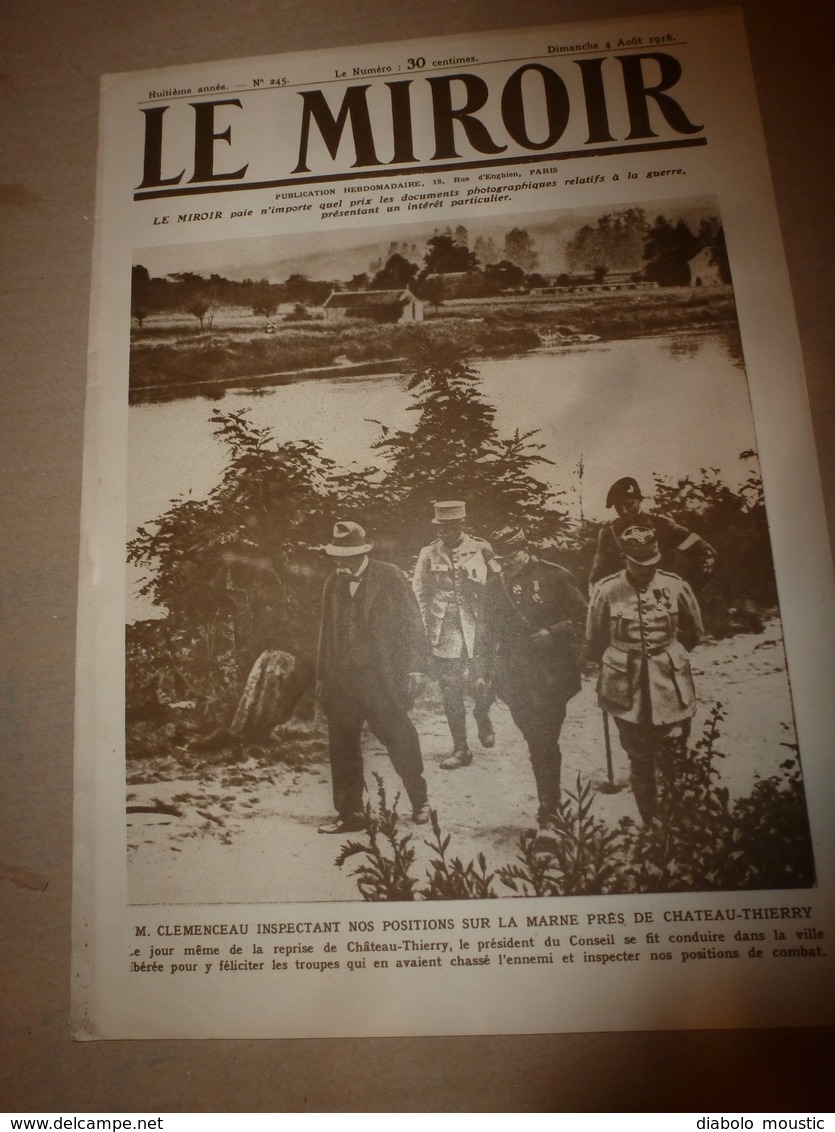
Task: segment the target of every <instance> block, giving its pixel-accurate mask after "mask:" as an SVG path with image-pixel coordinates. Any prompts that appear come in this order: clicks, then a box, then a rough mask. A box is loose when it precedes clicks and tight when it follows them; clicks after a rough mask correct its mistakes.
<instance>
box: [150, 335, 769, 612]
mask: <svg viewBox="0 0 835 1132" xmlns="http://www.w3.org/2000/svg"><path fill="white" fill-rule="evenodd" d="M475 368H476V369H477V370H478V371H479V373H480V374H481V377H482V381H483V387H482V392H483V396H484V398H485V399H486V400H487V401H488V402H489V403H490V404H492V405H494V406H495V408H496V417H495V424H496V427H497V428H498V430H499V432H500V434H502V435H507V434H509V433H512V432H513V431H514V430H515V429H517V428H518V429H519V430H520V431H521V432H527V431H531V430H534V429H536V430H538V435H537V436H536V437H535V440H536V441H538V442H539V443H542V444H544V446H545V447H544V449H543V452H542V455H544V456H546V457H547V458H548V459H549V460H551V461H553V463H552V464H543V465H541V466H540V468H539V470H538V471H536V473H535V474H536V475H537V477H538V478H539V479H542V480H545V481H546V482H548V483H550V484H551V485H553V486H554V487H556V488H557V489H562V490H564V491H565V492H566V495H565V497H564V499H563V504H564V505H565V506H567V507H568V509H569V510H570V511H573V512H574V514H576V515H579V514H580V510H581V508H582V513H583V514H584V515H585V517H586V518H590V519H596V520H602V519H605V518H606V517H611V513H608V516H607V512H606V509H605V498H606V491H607V489H608V486H609V484H611V483H612V481H613V480H615V479H618V478H619V477H620V476H624V475H632V476H635V477H636V478H637V480H638V482H639V483H640V484H641V487H642V488H643V490H644V492H645V494H649V493H650V492H651V490H652V485H653V480H654V474H655V473H658V474H659V475H661V476H662V477H663V478H665V479H667V478H670V477H675V478H678V477H680V476H684V475H688V474H689V475H698V474H699V470H700V469H701V468H716V469H718V471H719V473H720V475H721V477H722V479H724V480H725V481H726V482H727V483H728V484H729V485H730V486H732V487H736V486H738V485H739V484H741V483H742V482H743V481H744V480H745V478H746V476H747V473H748V471H749V470H750V465H748V464H744V463H742V462H741V461H740V459H739V454H740V453H741V452H742V451H744V450H746V449H751V448H755V447H756V445H755V439H754V430H753V424H752V418H751V410H750V402H749V398H748V388H747V383H746V379H745V374H744V371H743V370H742V368H741V366H740V365H739V364H738V362H737V361H735V359H734V358H733V357H732V354H731V351H730V350H729V348H728V345H727V341H726V337H725V335H723V334H722V333H718V332H709V333H704V332H701V333H690V334H677V335H665V336H661V337H654V338H635V339H629V340H627V341H620V342H598V343H592V344H589V345H584V346H573V347H551V348H548V349H542V350H537V351H535V352H533V353H529V354H525V355H521V356H518V357H503V358H489V359H482V360H480V361H478V362H477V363H476V366H475ZM411 403H412V399H411V397H410V396H409V394H408V393H406V391H405V388H404V381H403V379H402V378H401V377H400V376H398V375H375V376H374V377H368V378H363V377H353V378H334V379H318V380H315V381H307V382H305V381H300V382H297V383H295V384H292V385H285V386H281V387H278V388H275V389H270V390H267V391H265V392H259V393H257V394H253V393H247V392H242V391H235V392H229V393H227V394H226V395H225V396H224V397H223V398H221V399H220V400H219V401H205V400H201V399H195V398H189V399H186V400H182V401H170V402H163V403H159V404H146V405H133V406H131V408H130V410H129V414H130V415H129V470H128V532H129V537H130V535H131V534H132V533H133V532H134V531H135V529H136V527H137V526H139V525H141V524H144V523H148V522H152V521H153V520H154V519H155V518H156V517H157V516H159V515H160V514H162V513H163V512H164V511H165V510H166V509H167V508H168V506H169V505H170V503H171V501H172V500H173V499H175V498H176V497H178V496H190V497H191V498H203V497H205V496H206V495H207V494H208V492H209V491H210V490H211V488H212V487H213V486H214V484H215V483H216V482H217V481H218V479H219V477H220V474H221V471H222V468H223V463H224V458H225V450H224V448H223V446H222V445H220V444H219V443H218V442H217V441H216V440H215V439H214V437H213V435H212V425H211V423H210V420H209V418H210V415H211V413H212V411H213V409H214V408H218V409H220V410H221V411H222V412H230V411H232V410H237V409H242V408H248V409H249V410H250V413H249V415H250V419H251V420H252V421H253V422H254V423H255V424H257V425H268V426H269V427H270V428H271V429H272V430H273V433H274V435H275V437H276V439H277V440H279V441H284V440H294V439H295V440H300V439H308V440H313V441H316V442H318V443H320V444H321V445H322V447H323V451H324V453H325V454H326V455H328V456H330V457H331V458H332V459H333V460H335V461H336V462H337V463H338V464H339V465H341V466H343V467H347V466H349V465H351V464H352V463H357V464H359V465H360V466H365V465H367V464H370V463H379V454H377V453H372V452H371V450H370V445H371V443H372V442H373V441H374V440H375V439H376V438H377V437H378V435H379V425H378V424H376V423H374V422H376V421H380V422H382V423H384V424H385V425H387V426H388V427H389V428H394V429H396V428H411V427H414V424H415V420H416V414H415V413H413V412H412V413H410V412H408V411H407V410H408V406H409V405H410V404H411ZM581 461H582V466H583V475H582V478H581V477H580V476H579V475H578V467H579V465H580V462H581ZM479 533H488V532H479ZM136 579H137V576H136V575H135V574H133V573H131V574H130V575H129V578H128V604H129V617H130V619H133V618H135V617H143V616H144V617H147V616H149V615H152V613H153V611H152V609H151V608H150V607H148V606H146V605H145V604H144V603H142V602H139V601H138V599H136V598H135V597H133V596H131V595H132V594H133V591H134V590H135V588H136Z"/></svg>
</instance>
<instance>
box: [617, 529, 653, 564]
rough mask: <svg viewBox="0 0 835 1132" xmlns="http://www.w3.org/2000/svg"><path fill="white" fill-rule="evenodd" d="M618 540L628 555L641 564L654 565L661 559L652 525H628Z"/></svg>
mask: <svg viewBox="0 0 835 1132" xmlns="http://www.w3.org/2000/svg"><path fill="white" fill-rule="evenodd" d="M618 541H619V542H620V546H621V550H622V551H623V553H624V554H625V555H626V557H627V558H628V559H630V560H631V561H632V562H637V563H638V564H639V565H640V566H653V565H655V563H656V562H660V561H661V552H660V551H659V549H658V539H657V538H656V537H655V531H654V530H653V529H652V527H641V526H637V525H635V526H631V527H627V528H626V530H625V531H621V533H620V536H619V539H618Z"/></svg>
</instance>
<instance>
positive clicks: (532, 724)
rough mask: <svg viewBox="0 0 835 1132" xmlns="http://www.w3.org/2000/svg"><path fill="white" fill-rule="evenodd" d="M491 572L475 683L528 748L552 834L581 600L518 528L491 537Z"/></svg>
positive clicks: (540, 813) (574, 680) (544, 826)
mask: <svg viewBox="0 0 835 1132" xmlns="http://www.w3.org/2000/svg"><path fill="white" fill-rule="evenodd" d="M490 545H491V546H492V547H493V554H494V561H495V562H496V563H498V564H499V565H500V566H501V571H500V572H496V573H493V575H492V576H491V578H490V580H489V581H488V582H487V588H486V590H485V595H484V613H483V617H482V620H481V622H480V624H479V629H478V635H477V641H476V666H475V667H476V674H477V681H476V682H477V683H478V684H492V686H493V687H494V688H495V691H496V695H497V696H498V697H499V698H500V699H502V700H504V702H505V703H506V704H507V706H508V707H509V708H510V714H511V715H512V716H513V721H514V723H515V724H516V726H517V727H518V728H519V730H520V731H521V732H522V735H523V736H524V738H525V742H526V743H527V745H528V752H529V754H530V759H531V767H532V768H533V774H534V779H535V781H536V791H537V797H538V800H539V806H538V810H537V823H538V825H539V828H540V830H541V831H542V833H543V835H546V834H548V833H550V832H551V828H552V822H553V820H554V818H555V816H556V814H557V808H558V806H559V804H560V775H561V770H562V753H561V751H560V731H561V730H562V725H563V722H564V720H565V715H566V707H567V704H568V701H569V700H570V699H571V697H572V696H574V695H576V693H577V692H579V691H580V671H579V668H578V666H577V642H578V641H580V640H581V639H582V629H583V623H584V621H585V615H586V602H585V599H584V598H583V595H582V594H581V593H580V590H579V589H578V587H577V584H576V583H575V581H574V579H573V578H572V576H571V575H570V574H569V572H568V571H567V570H564V569H563V568H562V567H561V566H557V565H556V564H555V563H553V562H546V561H544V560H542V559H541V558H539V557H537V555H535V554H533V553H532V552H531V550H530V548H529V546H528V539H527V535H526V534H525V531H524V530H523V529H522V528H521V527H519V526H517V525H515V524H507V525H505V526H503V527H499V529H498V530H496V531H494V532H493V533H492V534H491V535H490Z"/></svg>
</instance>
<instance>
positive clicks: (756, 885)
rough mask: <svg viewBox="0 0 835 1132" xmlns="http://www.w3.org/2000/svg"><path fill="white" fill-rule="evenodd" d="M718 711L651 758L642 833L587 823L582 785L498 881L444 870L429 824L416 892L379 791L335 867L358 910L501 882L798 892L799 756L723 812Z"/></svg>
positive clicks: (456, 865) (810, 866) (483, 872)
mask: <svg viewBox="0 0 835 1132" xmlns="http://www.w3.org/2000/svg"><path fill="white" fill-rule="evenodd" d="M723 718H724V716H723V713H722V706H721V704H716V705H715V707H714V709H713V711H712V712H711V714H710V717H709V718H708V720H707V721H706V723H705V726H704V730H703V733H702V735H701V736H700V738H699V739H698V741H697V742H696V744H695V746H693V747H691V748H690V749H689V750H687V749H686V747H685V745H684V744H683V743H681V742H680V741H678V742H675V741H670V742H669V743H668V744H667V746H666V749H665V751H664V755H663V757H662V758H660V759H659V760H658V765H659V771H660V776H659V777H660V781H659V802H658V814H657V817H656V818H655V819H654V820H653V821H652V822H651V823H650V824H649V825H646V826H640V827H639V826H636V825H635V823H634V822H632V821H631V819H629V818H625V819H623V820H622V821H621V822H620V824H619V826H618V827H617V828H616V829H610V828H609V827H608V826H607V825H606V823H605V822H603V821H602V820H601V819H600V818H598V817H596V816H595V815H594V814H593V813H592V809H593V805H594V795H593V791H592V788H591V786H590V785H589V784H588V783H584V782H583V781H582V780H581V778H580V777H579V776H578V779H577V788H576V793H573V794H572V793H568V792H566V795H567V796H566V799H565V800H564V801H563V802H562V804H561V806H560V809H559V813H558V815H557V817H556V819H555V821H554V829H553V832H552V833H549V834H543V833H541V832H540V833H537V832H535V831H526V832H524V833H523V834H522V835H521V837H520V839H519V855H518V857H517V859H516V862H514V863H512V864H509V865H505V866H502V867H501V868H499V869H497V870H496V871H495V872H491V871H489V870H488V864H487V861H486V858H485V857H484V855H483V854H481V853H480V854H478V856H477V858H476V862H475V863H474V862H472V861H470V862H469V863H468V864H467V865H464V864H463V863H462V861H461V860H460V858H458V857H454V858H452V859H451V860H448V857H447V855H448V852H449V846H450V840H451V839H450V836H449V835H448V834H446V835H445V834H443V833H442V831H441V829H440V826H439V824H438V819H437V815H436V814H435V813H434V812H433V814H432V833H433V837H434V840H432V841H425V844H426V845H428V846H429V848H430V849H432V850H433V852H434V854H435V856H434V857H433V859H432V860H431V862H430V865H429V868H428V869H427V871H426V878H425V882H424V883H423V885H422V886H421V884H420V881H419V880H418V878H416V877H415V876H413V875H412V869H413V866H414V864H415V860H416V854H415V850H414V848H413V847H412V844H411V841H412V834H411V833H407V834H401V833H400V831H399V818H398V814H397V799H395V803H394V806H392V807H391V808H389V807H388V805H387V802H386V796H385V791H384V789H383V786H382V782H381V780H380V778H379V776H375V777H377V783H378V808H377V809H376V810H375V809H373V807H372V806H371V805H370V803H369V805H368V806H367V807H366V821H367V823H368V829H367V835H366V836H367V838H368V840H367V842H365V841H362V840H356V841H351V842H349V843H348V844H347V845H346V846H344V847H343V849H342V852H341V853H340V855H339V857H338V858H337V861H336V863H337V865H340V866H341V865H343V864H344V863H345V862H346V861H347V860H349V859H350V858H352V857H356V856H360V857H364V858H365V863H364V864H362V865H361V866H360V867H359V868H358V869H356V870H355V871H354V875H355V876H356V877H357V885H358V887H359V890H360V892H361V893H362V896H363V899H365V900H468V899H485V898H490V897H495V896H497V895H499V894H498V893H497V892H496V887H495V884H496V882H498V883H500V884H501V885H503V886H504V887H505V888H506V889H509V890H510V891H511V892H512V893H513V894H515V895H517V896H599V895H613V894H628V893H650V892H706V891H739V890H743V889H769V888H802V887H808V886H810V885H812V884H814V881H815V873H814V860H813V856H812V844H811V836H810V832H809V825H808V819H807V815H806V805H805V798H804V792H803V783H802V776H801V773H800V766H799V762H798V760H797V754H796V750H795V749H794V748H793V747H792V746H791V745H789V744H787V746H788V747H789V749H790V750H792V751H793V757H792V758H790V759H787V760H786V761H785V762H784V763H782V764H781V767H780V774H778V775H773V776H771V777H770V778H767V779H763V780H760V781H758V782H757V783H756V785H755V786H754V789H753V791H752V793H751V794H750V795H749V796H748V797H747V798H741V799H738V800H736V801H735V802H734V803H733V804H731V803H730V801H729V797H728V791H727V790H726V789H725V788H724V787H721V786H719V785H717V782H716V779H717V778H718V774H719V772H718V770H717V768H716V765H715V763H716V760H717V759H720V758H724V757H726V756H725V755H723V754H722V753H721V752H720V751H719V750H718V745H717V744H718V740H719V725H720V723H721V722H722V720H723Z"/></svg>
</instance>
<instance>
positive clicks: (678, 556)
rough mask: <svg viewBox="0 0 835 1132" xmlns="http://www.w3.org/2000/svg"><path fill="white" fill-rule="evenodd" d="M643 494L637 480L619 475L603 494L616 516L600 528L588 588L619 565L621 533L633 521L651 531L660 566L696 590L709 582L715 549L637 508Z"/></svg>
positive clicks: (664, 518) (661, 517) (665, 519)
mask: <svg viewBox="0 0 835 1132" xmlns="http://www.w3.org/2000/svg"><path fill="white" fill-rule="evenodd" d="M643 499H644V496H643V495H642V494H641V489H640V487H639V486H638V482H637V480H635V479H633V477H632V476H623V477H622V478H621V479H619V480H615V482H614V483H613V484H612V486H611V487H610V488H609V492H608V494H607V496H606V506H607V507H614V509H615V511H616V512H617V518H616V519H613V520H612V522H611V523H607V525H606V526H605V527H603V528H601V531H600V534H599V535H598V537H597V551H596V553H595V556H594V562H593V563H592V568H591V574H590V576H589V588H591V587H592V586H593V585H594V584H595V583H596V582H599V581H600V579H601V578H605V577H607V575H609V574H614V573H615V572H616V571H617V570H620V569H621V568H622V566H623V560H624V551H623V546H622V535H623V532H624V531H625V530H626V529H627V528H628V527H630V526H634V525H635V524H636V523H637V524H640V525H641V526H643V527H647V528H649V529H650V530H652V531H653V532H654V533H655V537H656V540H657V542H658V548H659V551H660V553H661V565H662V566H663V567H664V568H665V569H668V570H672V569H674V570H675V571H676V573H679V574H681V575H683V576H685V577H686V578H687V580H688V581H689V582H690V584H691V585H692V586H693V587H694V588H695V589H696V590H697V591H700V590H701V589H703V588H704V586H705V585H707V583H708V582H709V581H710V577H711V575H712V574H713V569H714V566H715V565H716V551H715V550H714V549H713V547H712V546H711V545H710V544H709V543H707V542H705V540H704V539H703V538H702V537H701V536H700V535H697V534H696V533H695V532H694V531H689V530H688V529H687V527H683V526H682V525H681V524H680V523H676V522H675V520H673V519H670V518H668V517H667V516H666V515H659V514H657V513H656V512H647V511H644V510H643V509H642V507H641V503H642V502H643Z"/></svg>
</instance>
